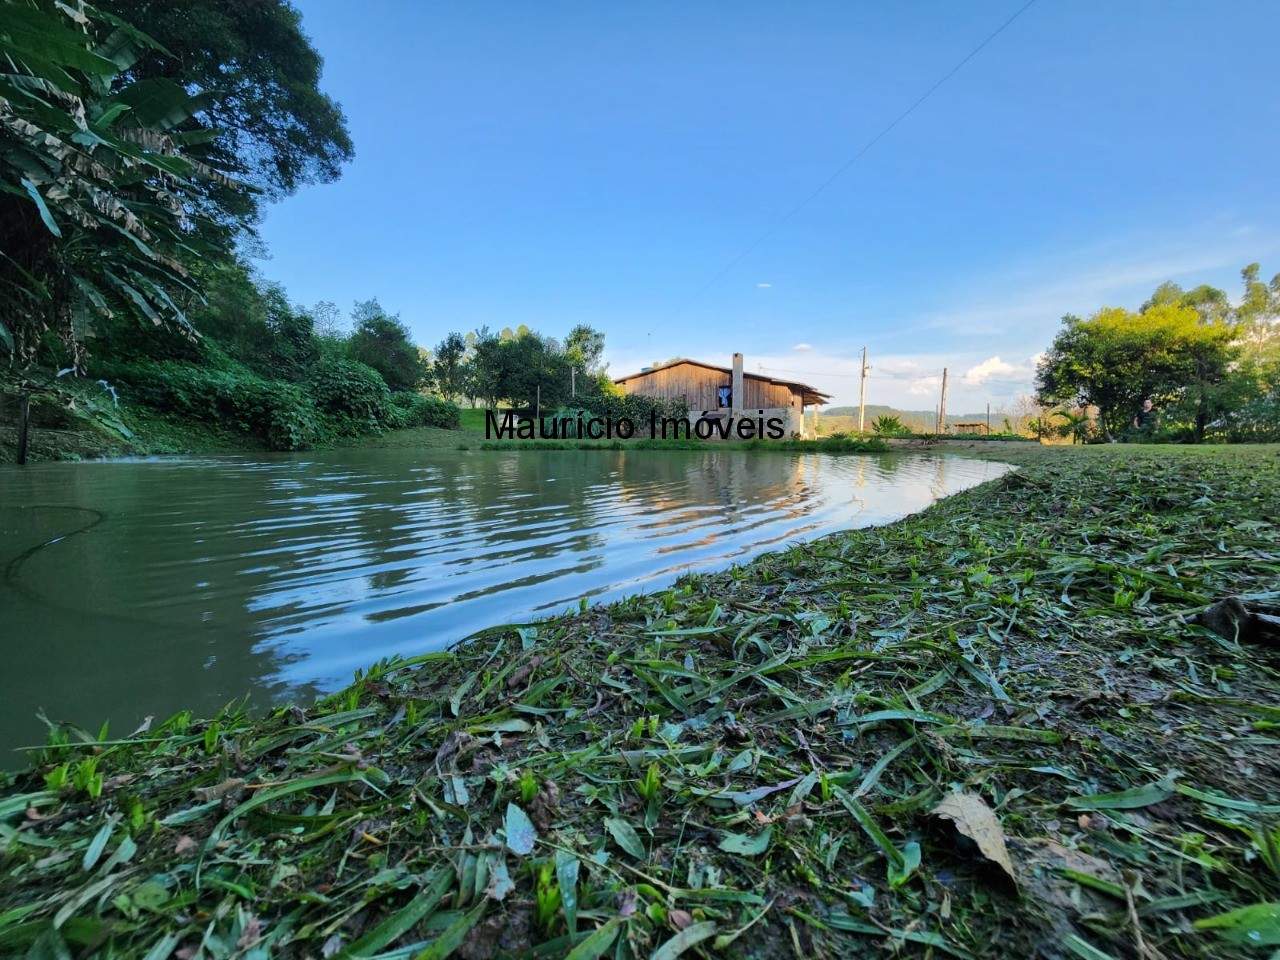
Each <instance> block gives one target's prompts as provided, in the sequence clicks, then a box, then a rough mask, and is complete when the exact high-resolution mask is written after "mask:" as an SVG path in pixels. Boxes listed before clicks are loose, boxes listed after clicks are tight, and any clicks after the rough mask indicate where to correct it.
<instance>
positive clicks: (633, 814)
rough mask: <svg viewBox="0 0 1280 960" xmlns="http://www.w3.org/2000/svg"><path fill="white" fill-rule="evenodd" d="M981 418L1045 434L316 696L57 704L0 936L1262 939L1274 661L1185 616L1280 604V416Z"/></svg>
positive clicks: (1254, 945) (963, 943) (290, 950)
mask: <svg viewBox="0 0 1280 960" xmlns="http://www.w3.org/2000/svg"><path fill="white" fill-rule="evenodd" d="M975 449H976V452H981V453H983V454H985V455H988V456H999V457H1000V458H1002V459H1010V458H1016V459H1017V460H1018V461H1020V462H1021V464H1022V468H1021V470H1020V471H1019V472H1018V473H1016V474H1011V475H1009V476H1007V477H1006V478H1004V479H1002V480H1000V481H996V482H994V483H991V484H987V485H985V486H983V487H981V488H977V489H975V490H971V491H969V492H967V493H964V494H960V495H958V496H956V497H953V498H951V499H949V500H947V501H945V502H943V503H941V504H939V505H937V506H935V507H934V508H932V509H930V510H929V511H927V512H925V513H924V514H921V515H919V516H916V517H912V518H908V519H906V520H904V521H902V522H899V523H896V524H893V525H891V526H889V527H885V528H879V529H869V530H861V531H854V532H851V533H844V534H839V535H836V536H833V537H830V538H827V539H825V540H822V541H819V542H814V543H809V544H805V545H803V546H799V547H796V548H794V549H791V550H788V551H786V552H781V553H777V554H773V555H769V556H766V557H763V558H761V559H759V560H757V561H755V562H753V563H751V564H749V565H747V566H743V567H737V568H734V569H731V570H729V571H727V572H725V573H722V574H717V575H713V576H701V577H696V578H690V579H687V580H685V581H682V582H681V583H680V584H679V585H678V586H677V587H676V588H675V589H672V590H670V591H667V592H664V593H660V594H656V595H652V596H640V597H635V598H632V599H629V600H627V601H624V602H621V603H618V604H615V605H612V606H609V607H605V608H590V609H587V610H584V611H582V612H581V613H580V614H579V615H576V616H569V617H561V618H557V619H552V620H548V621H544V622H540V623H538V624H536V625H524V626H520V627H507V628H497V629H493V630H488V631H485V632H484V633H483V634H482V635H478V636H476V637H475V638H473V639H472V640H470V641H468V642H467V643H465V644H463V645H462V646H461V647H460V648H459V649H458V650H457V651H456V652H454V653H450V654H439V655H432V656H427V657H422V658H418V659H417V660H415V661H413V662H401V663H391V664H382V665H379V666H377V667H374V668H372V669H371V670H370V671H369V672H368V673H367V674H366V675H365V676H364V677H362V678H360V679H358V681H357V682H356V683H355V684H353V685H352V686H351V687H350V688H349V689H347V690H346V691H344V692H342V693H340V694H337V695H334V696H332V697H329V698H327V699H326V700H324V701H323V702H321V703H319V704H317V705H315V706H294V707H290V708H288V709H282V710H279V711H277V712H276V713H274V714H273V715H271V716H270V717H267V718H263V719H249V718H246V717H244V716H243V715H241V714H239V713H237V712H235V711H228V712H227V713H226V714H224V715H223V716H221V717H219V718H217V719H215V720H195V719H193V718H191V717H187V716H180V717H177V718H174V719H172V720H169V721H168V722H166V723H164V724H156V725H154V726H153V727H152V728H151V729H150V730H146V731H142V732H139V733H138V734H136V735H134V736H133V737H132V738H131V739H126V740H114V739H107V738H103V739H102V740H101V742H82V738H81V735H79V734H76V733H74V732H70V731H65V730H64V731H60V732H59V733H58V734H57V735H56V736H55V737H54V738H53V741H52V742H51V744H50V745H49V746H47V747H45V748H43V749H42V750H40V751H38V752H36V753H35V754H34V756H33V762H34V766H33V769H32V770H31V771H30V772H29V773H26V774H23V775H21V776H19V777H17V778H16V779H14V780H13V781H12V782H11V783H9V784H8V785H7V786H6V787H5V788H4V789H3V791H0V849H2V850H3V851H4V853H3V859H2V860H0V955H2V954H8V953H13V952H22V951H24V950H27V949H29V948H33V947H35V948H38V949H39V950H41V951H45V952H47V954H48V955H51V956H58V955H67V953H66V950H67V949H69V950H70V951H71V954H72V955H77V954H82V955H97V956H118V957H136V956H144V955H145V956H148V957H168V956H182V957H195V956H207V957H233V956H262V957H265V956H299V957H301V956H343V957H356V956H363V957H368V956H385V957H419V956H421V957H442V956H446V955H449V954H450V953H452V954H453V955H454V956H459V957H470V958H474V957H488V956H562V955H565V954H568V953H570V951H573V952H572V956H574V957H575V958H583V957H599V956H610V957H628V956H650V955H652V956H657V957H659V958H663V960H666V958H671V957H675V956H678V955H681V954H684V955H688V956H696V955H700V954H704V953H711V952H714V951H719V952H721V953H724V954H727V955H741V956H752V957H772V956H797V955H798V956H806V957H809V956H831V957H840V956H854V955H880V954H893V953H895V952H897V953H900V954H902V955H907V956H939V957H941V956H952V957H960V958H965V957H975V958H979V957H1003V956H1010V957H1031V956H1049V957H1059V956H1076V957H1083V958H1100V957H1107V956H1111V957H1116V958H1124V957H1143V958H1152V960H1154V958H1158V957H1162V956H1163V957H1205V958H1209V957H1236V956H1238V957H1266V956H1269V955H1270V952H1271V951H1273V950H1274V949H1275V945H1276V942H1277V940H1278V939H1280V929H1278V928H1277V923H1278V922H1280V921H1277V920H1276V918H1275V914H1274V909H1272V911H1271V913H1269V914H1268V913H1267V909H1268V908H1255V909H1254V910H1253V912H1251V913H1246V914H1243V915H1241V914H1238V913H1233V912H1232V911H1237V910H1240V909H1242V908H1243V909H1246V910H1247V909H1248V908H1250V907H1252V906H1254V905H1257V904H1266V903H1275V902H1278V901H1280V836H1278V830H1277V824H1280V750H1278V749H1277V746H1280V737H1278V736H1277V730H1280V707H1277V701H1278V700H1280V697H1278V696H1277V694H1278V693H1280V670H1278V669H1277V668H1278V667H1280V659H1278V658H1277V654H1276V652H1275V651H1274V650H1272V651H1268V650H1264V649H1261V648H1256V647H1242V646H1239V645H1237V644H1235V643H1233V642H1230V641H1227V640H1223V639H1221V638H1219V637H1216V636H1214V635H1212V634H1210V633H1208V632H1207V631H1205V630H1203V629H1201V628H1198V627H1190V626H1187V625H1185V624H1184V623H1183V622H1182V620H1181V618H1182V617H1183V616H1185V615H1188V614H1191V613H1193V612H1195V611H1198V610H1200V609H1203V608H1204V607H1205V606H1206V605H1207V604H1209V603H1211V602H1212V601H1214V600H1216V599H1218V598H1220V597H1223V596H1226V595H1254V596H1253V597H1252V599H1250V600H1248V602H1249V603H1250V604H1252V605H1257V606H1266V605H1268V604H1270V605H1272V606H1274V605H1277V604H1280V583H1278V582H1277V581H1278V580H1280V517H1278V516H1277V512H1278V510H1280V448H1276V447H1269V448H1252V449H1242V448H1232V449H1222V448H1217V449H1192V448H1169V447H1162V448H1146V449H1143V448H1138V447H1118V446H1112V447H1097V448H1076V449H1071V448H1054V449H1039V448H1029V447H1026V446H1023V445H1014V446H1013V447H1011V448H1005V449H999V450H993V449H991V448H990V447H989V446H988V445H986V444H983V445H980V447H978V448H975ZM88 739H89V740H90V741H92V740H93V738H88ZM956 792H960V793H962V794H963V797H964V798H963V799H959V800H957V799H955V798H954V797H950V798H949V799H945V804H944V812H946V813H947V816H934V815H931V811H933V810H934V809H935V808H937V806H938V804H939V803H940V802H944V798H948V797H949V795H951V794H953V793H956ZM956 821H960V822H961V823H962V825H963V826H962V831H963V832H965V833H967V834H968V835H969V836H970V837H972V838H974V839H966V838H965V836H963V835H962V834H961V833H960V832H958V831H957V828H956V826H955V823H956ZM975 841H976V842H975ZM1242 916H1243V919H1241V917H1242ZM1224 917H1225V919H1223V918H1224ZM1215 918H1217V919H1215Z"/></svg>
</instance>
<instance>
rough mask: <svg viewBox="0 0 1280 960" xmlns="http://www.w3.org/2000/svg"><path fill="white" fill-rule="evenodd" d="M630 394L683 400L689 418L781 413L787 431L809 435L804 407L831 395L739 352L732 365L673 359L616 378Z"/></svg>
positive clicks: (732, 418) (787, 434) (792, 434)
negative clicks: (746, 363) (757, 366)
mask: <svg viewBox="0 0 1280 960" xmlns="http://www.w3.org/2000/svg"><path fill="white" fill-rule="evenodd" d="M614 383H616V384H617V385H618V386H620V387H621V388H622V389H623V390H624V391H626V392H627V393H628V394H633V395H638V396H642V397H652V398H653V399H655V400H683V401H684V402H685V403H686V404H688V406H689V419H690V420H692V421H695V422H696V421H698V420H723V419H724V418H726V417H728V418H729V419H730V422H733V421H736V420H739V419H741V418H743V417H746V418H748V419H752V420H754V419H757V418H763V419H765V420H766V421H767V420H769V419H771V418H778V419H780V420H781V421H782V422H783V424H784V431H785V432H784V434H783V436H784V437H802V436H805V428H804V408H805V406H806V405H809V406H812V407H814V408H815V409H816V408H817V407H818V406H819V405H820V404H823V403H826V402H827V400H829V399H830V397H829V396H828V395H827V394H825V393H822V392H820V391H818V390H815V389H814V388H813V387H811V386H809V385H808V384H805V383H799V382H798V381H795V380H780V379H778V378H777V377H766V376H764V375H762V374H756V373H744V372H743V369H742V354H740V353H735V354H734V355H733V366H732V367H717V366H713V365H712V364H709V363H701V362H699V361H697V360H684V359H681V360H672V361H671V362H670V363H664V364H661V365H660V366H656V367H645V368H644V369H643V370H641V371H640V372H639V373H633V374H630V375H629V376H626V377H621V378H619V379H617V380H615V381H614Z"/></svg>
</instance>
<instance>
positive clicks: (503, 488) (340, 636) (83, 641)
mask: <svg viewBox="0 0 1280 960" xmlns="http://www.w3.org/2000/svg"><path fill="white" fill-rule="evenodd" d="M424 459H425V460H429V462H425V463H424V462H422V461H423V460H424ZM1006 469H1007V468H1006V467H1004V466H1002V465H998V464H989V463H985V462H980V461H972V460H963V459H956V458H948V457H944V456H934V455H916V456H881V457H854V456H844V457H827V456H823V455H815V454H806V455H793V454H781V453H776V454H775V453H767V454H746V453H742V452H734V451H715V450H713V451H708V452H694V453H686V452H659V451H633V452H612V451H609V452H604V451H589V452H587V451H539V452H529V453H514V452H502V453H484V452H470V453H468V452H455V451H421V452H416V451H411V450H380V451H378V450H374V451H335V452H329V453H321V454H307V455H279V456H262V457H256V458H253V459H248V458H243V457H233V458H220V459H215V460H149V461H138V462H118V463H101V464H37V465H34V466H33V467H30V468H28V469H27V471H26V472H20V471H16V470H12V469H10V470H4V471H2V472H0V524H3V526H0V561H3V562H4V563H8V562H9V560H10V559H11V558H12V557H14V556H16V555H17V554H19V553H21V552H22V551H23V550H25V549H27V548H28V547H30V546H34V545H35V544H38V543H40V542H42V541H44V540H47V539H50V538H51V537H54V536H58V535H59V534H63V535H65V534H68V533H71V532H72V531H74V530H75V529H76V528H77V527H79V526H81V525H83V523H82V521H80V520H77V519H76V518H77V516H78V515H77V514H76V513H75V512H74V511H68V510H65V509H62V510H55V509H52V508H53V507H55V506H62V507H67V506H79V507H88V508H93V509H95V510H99V511H102V512H103V513H104V514H105V515H106V519H105V520H104V521H103V522H102V523H100V524H98V525H97V526H95V527H93V528H92V529H91V530H88V531H86V532H85V533H83V534H73V535H71V536H69V537H67V538H66V539H65V540H63V541H61V542H59V543H57V544H54V545H51V546H49V547H47V548H45V549H42V550H38V551H36V552H35V553H34V554H32V555H31V556H30V557H29V558H28V559H27V560H25V561H24V562H23V563H22V564H21V566H20V568H19V570H18V571H17V574H16V576H15V577H14V578H13V580H12V582H10V583H5V584H0V602H2V603H3V604H4V606H5V607H6V608H7V609H10V610H11V611H12V612H13V616H10V617H6V620H7V621H8V622H9V623H10V625H11V626H10V628H9V629H12V630H14V631H16V632H15V633H14V635H15V636H23V637H25V638H27V639H28V640H33V641H35V642H36V643H37V644H38V645H39V646H40V648H41V649H44V650H47V651H50V652H52V653H53V654H54V656H51V657H49V658H46V659H44V660H43V661H42V665H41V666H40V668H39V669H36V670H33V671H32V673H33V676H32V678H31V683H32V684H33V686H34V692H31V696H30V697H29V698H27V700H26V702H24V706H25V707H30V710H31V712H34V709H35V708H36V707H38V706H41V705H51V704H53V703H55V702H56V701H58V700H60V699H63V697H62V694H61V693H59V692H58V691H63V692H65V690H66V688H67V685H68V684H74V685H76V686H77V687H78V688H79V689H82V690H83V689H89V691H90V692H89V693H88V694H87V697H88V701H89V702H90V703H92V704H94V705H97V707H98V714H102V713H109V712H113V710H115V711H116V712H119V709H120V704H121V703H122V702H123V703H127V704H130V705H133V704H137V703H138V702H139V701H140V700H146V699H147V698H148V696H149V695H150V694H149V692H148V684H150V685H152V686H154V687H156V688H157V689H163V690H165V691H167V693H168V695H169V696H170V698H171V699H174V698H177V697H178V696H179V695H181V694H185V695H186V697H187V699H188V701H191V700H197V701H201V700H203V701H204V702H210V703H214V704H217V703H221V702H225V701H227V700H230V699H232V698H233V697H235V696H239V695H242V694H243V693H244V692H246V691H253V692H254V694H255V696H256V697H257V698H258V699H262V698H264V697H267V698H270V697H272V696H278V695H280V694H282V693H286V692H293V693H299V692H301V693H303V694H305V693H309V692H310V693H314V692H315V691H316V690H322V689H331V688H333V687H334V686H337V685H341V684H342V683H344V682H346V681H347V680H348V679H349V678H350V675H351V673H352V671H353V670H355V669H356V668H358V667H361V666H365V665H367V664H369V663H371V662H373V661H374V660H377V659H378V658H380V657H383V656H388V655H390V654H393V653H403V654H406V655H411V654H414V653H420V652H423V651H427V650H435V649H440V648H442V647H444V646H446V645H448V644H449V643H451V642H453V641H455V640H458V639H460V638H462V637H464V636H466V635H467V634H470V633H472V632H474V631H476V630H478V629H480V628H482V627H485V626H490V625H493V624H497V623H504V622H513V621H519V620H527V619H530V618H531V617H532V616H535V615H537V614H538V613H544V614H545V613H549V612H558V611H560V610H563V609H566V608H567V607H569V606H571V605H573V604H576V602H577V601H578V599H579V598H581V597H591V598H594V599H610V598H616V597H619V596H621V595H623V594H626V593H629V592H634V591H635V590H637V589H645V590H652V589H657V588H659V587H661V586H664V585H666V584H668V583H670V582H671V581H672V580H674V579H675V577H676V576H677V575H678V574H680V573H683V572H686V571H691V570H705V569H714V568H722V567H724V566H726V565H727V564H728V563H730V562H740V561H742V560H745V559H747V558H749V557H751V556H753V555H755V554H758V553H760V552H762V551H763V550H766V549H770V548H772V547H776V546H778V545H783V544H786V543H789V542H793V541H797V540H802V539H806V538H811V537H813V536H817V535H820V534H823V533H829V532H832V531H835V530H839V529H845V528H849V527H852V526H864V525H867V524H873V523H883V522H887V521H889V520H891V519H894V518H896V517H899V516H902V515H904V514H906V513H908V512H912V511H915V510H919V509H922V508H923V507H925V506H927V505H928V504H929V503H931V502H933V501H934V500H935V499H937V498H939V497H941V496H945V495H947V494H950V493H954V492H957V491H958V490H961V489H964V488H966V487H969V486H972V485H973V484H975V483H979V482H981V481H983V480H986V479H990V478H992V477H995V476H998V475H999V474H1001V473H1003V472H1004V471H1005V470H1006ZM0 629H5V628H0ZM86 651H89V652H86ZM93 651H97V653H95V652H93ZM102 651H108V652H109V654H108V653H101V652H102ZM99 654H101V655H99ZM89 670H92V671H93V673H92V674H91V676H88V677H87V676H86V672H87V671H89ZM42 687H44V688H45V689H43V690H42V689H41V688H42ZM94 691H96V693H95V692H94ZM126 691H127V696H125V694H124V692H126ZM29 692H30V691H29ZM157 696H158V695H157ZM113 698H114V700H113ZM161 699H163V698H161ZM179 705H182V704H181V703H179ZM186 705H191V703H189V702H188V703H187V704H186ZM158 709H160V710H161V711H163V709H164V708H163V707H159V708H158ZM175 709H176V708H175ZM127 712H129V713H135V712H136V713H139V714H140V713H141V712H142V710H141V709H137V710H128V711H127ZM146 712H150V710H147V711H146ZM5 722H6V716H5V714H4V713H3V712H0V734H2V731H3V727H4V724H5ZM0 739H2V736H0Z"/></svg>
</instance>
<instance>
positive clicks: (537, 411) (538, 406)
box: [533, 384, 542, 420]
mask: <svg viewBox="0 0 1280 960" xmlns="http://www.w3.org/2000/svg"><path fill="white" fill-rule="evenodd" d="M536 396H537V399H536V400H534V401H533V418H534V419H535V420H541V419H542V384H538V392H537V394H536Z"/></svg>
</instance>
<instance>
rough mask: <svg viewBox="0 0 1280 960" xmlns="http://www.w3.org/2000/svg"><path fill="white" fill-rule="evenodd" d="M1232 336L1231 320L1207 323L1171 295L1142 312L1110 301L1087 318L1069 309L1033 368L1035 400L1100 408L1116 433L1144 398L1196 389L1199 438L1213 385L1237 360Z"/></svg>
mask: <svg viewBox="0 0 1280 960" xmlns="http://www.w3.org/2000/svg"><path fill="white" fill-rule="evenodd" d="M1232 338H1233V330H1232V328H1231V327H1230V325H1228V324H1226V323H1222V322H1213V323H1205V322H1203V321H1202V318H1201V315H1200V314H1199V313H1198V312H1197V311H1196V310H1195V309H1194V308H1192V307H1190V306H1183V305H1181V304H1178V303H1170V302H1167V301H1166V302H1164V303H1159V304H1154V305H1152V306H1150V307H1149V309H1147V310H1145V311H1143V312H1141V313H1131V312H1129V311H1127V310H1124V309H1123V308H1120V307H1107V308H1104V309H1102V310H1099V311H1098V312H1097V313H1096V314H1094V315H1093V316H1092V317H1090V318H1089V319H1088V320H1082V319H1080V318H1079V317H1074V316H1070V315H1068V316H1066V317H1064V318H1063V329H1062V330H1060V331H1059V333H1058V335H1057V337H1055V338H1054V341H1053V345H1052V346H1051V347H1050V348H1049V351H1048V352H1047V353H1046V354H1045V356H1044V358H1043V360H1042V361H1041V362H1040V364H1039V366H1038V368H1037V370H1036V387H1037V400H1038V401H1039V402H1041V403H1061V404H1064V405H1066V406H1071V407H1074V406H1079V407H1089V406H1096V407H1097V408H1098V419H1099V423H1100V426H1101V428H1102V431H1103V433H1104V434H1105V435H1106V436H1108V437H1112V436H1114V435H1115V434H1116V433H1117V432H1119V431H1120V430H1122V429H1124V428H1126V427H1127V425H1128V424H1129V422H1130V421H1131V419H1132V417H1133V415H1134V412H1135V411H1136V410H1137V409H1138V407H1139V406H1140V405H1141V403H1142V400H1143V399H1144V398H1147V397H1150V398H1151V399H1152V400H1153V401H1155V402H1156V403H1157V404H1162V403H1163V404H1167V403H1170V402H1172V401H1175V400H1178V399H1181V398H1182V397H1183V395H1184V394H1185V393H1187V392H1188V391H1192V392H1193V393H1195V396H1196V400H1197V410H1198V414H1197V430H1196V432H1197V436H1199V437H1201V438H1202V437H1203V431H1204V425H1205V424H1206V423H1207V421H1208V418H1209V416H1210V415H1211V412H1212V409H1213V404H1212V393H1211V389H1210V388H1211V387H1213V386H1215V385H1216V384H1220V383H1222V382H1223V381H1224V380H1225V378H1226V376H1227V373H1228V370H1229V366H1230V363H1231V361H1232V360H1233V359H1234V355H1235V351H1234V350H1233V348H1232V346H1231V341H1232Z"/></svg>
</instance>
